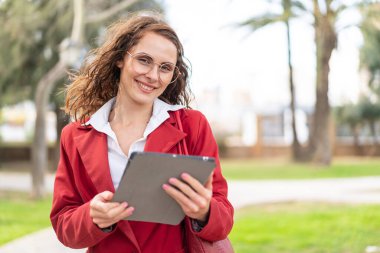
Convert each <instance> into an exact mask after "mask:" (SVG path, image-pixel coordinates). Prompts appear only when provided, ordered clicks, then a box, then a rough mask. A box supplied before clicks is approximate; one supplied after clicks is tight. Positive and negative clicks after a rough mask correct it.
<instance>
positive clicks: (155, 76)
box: [145, 64, 159, 81]
mask: <svg viewBox="0 0 380 253" xmlns="http://www.w3.org/2000/svg"><path fill="white" fill-rule="evenodd" d="M158 71H159V65H158V64H154V65H153V67H152V68H151V69H150V70H149V71H148V72H147V73H146V74H145V76H146V77H148V78H149V79H150V80H152V81H157V80H159V73H158Z"/></svg>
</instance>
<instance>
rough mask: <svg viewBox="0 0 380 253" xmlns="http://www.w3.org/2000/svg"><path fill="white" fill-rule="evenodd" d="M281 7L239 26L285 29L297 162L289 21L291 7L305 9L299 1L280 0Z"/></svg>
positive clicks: (297, 150)
mask: <svg viewBox="0 0 380 253" xmlns="http://www.w3.org/2000/svg"><path fill="white" fill-rule="evenodd" d="M277 4H278V5H281V7H282V13H279V14H277V13H266V14H264V15H262V16H258V17H253V18H250V19H248V20H246V21H244V22H243V23H241V26H249V27H251V29H252V31H256V30H258V29H260V28H263V27H266V26H268V25H271V24H274V23H277V22H282V23H284V24H285V27H286V38H287V51H288V69H289V91H290V110H291V113H292V133H293V142H292V156H293V159H294V160H296V161H298V160H301V159H302V153H301V146H300V143H299V140H298V134H297V128H296V113H295V110H296V108H295V107H296V97H295V87H294V80H293V65H292V50H291V36H290V35H291V34H290V26H289V22H290V19H291V18H293V17H295V13H296V11H293V10H292V7H294V8H296V9H302V10H304V9H305V7H304V6H303V4H302V3H300V2H299V1H294V0H281V3H279V2H278V3H277Z"/></svg>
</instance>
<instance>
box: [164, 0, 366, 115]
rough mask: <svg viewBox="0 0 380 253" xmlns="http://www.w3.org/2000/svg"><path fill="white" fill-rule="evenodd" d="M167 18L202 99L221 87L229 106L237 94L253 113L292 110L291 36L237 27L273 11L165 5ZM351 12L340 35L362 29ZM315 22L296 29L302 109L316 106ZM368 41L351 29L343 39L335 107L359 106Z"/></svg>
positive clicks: (336, 58) (248, 1) (241, 2)
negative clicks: (289, 107)
mask: <svg viewBox="0 0 380 253" xmlns="http://www.w3.org/2000/svg"><path fill="white" fill-rule="evenodd" d="M164 4H165V7H166V8H165V9H166V17H167V20H168V22H169V23H170V24H171V26H172V27H173V28H174V29H175V30H176V31H177V33H178V35H179V37H180V39H181V41H182V43H183V45H184V48H185V56H186V57H187V58H188V59H189V60H190V62H191V65H192V77H191V88H192V90H193V92H194V93H195V96H197V94H200V93H201V92H204V90H213V89H216V88H217V87H219V89H221V90H222V91H223V92H222V94H225V96H224V99H225V100H229V99H230V100H231V99H233V98H231V95H230V94H233V92H234V91H236V90H241V91H242V92H243V93H247V94H250V97H251V99H252V104H253V107H254V108H256V109H257V110H265V109H268V108H271V107H281V106H286V105H288V104H289V99H290V97H289V91H288V79H287V78H288V77H287V76H288V68H287V51H286V50H287V49H286V31H285V26H284V25H283V24H276V25H271V26H268V27H266V28H263V29H260V30H258V31H256V32H255V33H252V32H251V31H250V29H249V28H246V27H237V26H236V25H235V24H237V23H239V22H241V21H244V20H245V19H247V18H249V17H252V16H257V15H260V14H262V13H265V12H266V11H268V5H267V4H266V3H265V1H261V0H236V1H234V0H207V1H201V0H192V1H178V0H165V1H164ZM359 20H360V15H359V14H358V13H357V12H355V11H348V12H346V14H345V15H343V16H342V18H341V19H340V20H339V23H338V25H339V27H340V28H339V29H341V28H342V27H345V26H347V25H351V24H355V23H358V21H359ZM311 22H312V20H311V19H309V20H308V19H307V18H305V19H304V20H300V21H293V22H292V23H291V33H292V38H293V39H292V41H291V43H292V50H293V65H294V71H295V72H294V73H295V85H296V99H297V103H298V104H299V105H301V106H306V107H312V106H313V105H314V103H315V47H314V41H313V40H314V35H313V30H312V27H311V25H310V24H311ZM361 43H362V37H361V34H360V31H359V29H358V28H356V27H354V26H350V27H348V28H345V29H342V31H341V32H340V33H339V45H338V50H336V51H335V52H334V53H333V56H332V59H331V65H330V66H331V73H330V91H329V96H330V102H331V104H332V105H338V104H341V103H344V102H348V101H351V102H355V101H356V100H357V98H358V95H359V93H360V91H361V90H363V89H364V87H365V84H364V83H365V80H364V78H363V77H362V76H360V75H359V71H358V64H359V58H358V56H359V52H358V48H359V46H360V45H361Z"/></svg>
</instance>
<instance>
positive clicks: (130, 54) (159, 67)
mask: <svg viewBox="0 0 380 253" xmlns="http://www.w3.org/2000/svg"><path fill="white" fill-rule="evenodd" d="M126 52H127V54H128V55H129V56H130V57H131V58H132V59H134V57H135V56H136V55H146V56H148V57H149V58H151V59H152V63H153V64H155V65H157V66H158V68H157V73H158V78H159V80H160V82H162V80H161V74H160V72H159V71H160V70H161V66H163V65H165V64H170V65H171V66H173V71H171V72H172V76H173V77H174V72H175V71H177V72H178V74H177V76H176V78H175V79H174V80H172V81H170V82H169V83H168V84H171V83H174V82H175V81H177V79H178V77H179V76H180V75H181V74H182V73H181V71H180V70H179V68H178V67H177V66H176V65H175V64H173V63H171V62H166V63H162V64H160V63H157V62H155V61H154V60H153V57H152V56H151V55H149V54H147V53H144V52H139V53H135V54H132V53H131V52H129V51H126ZM153 69H154V67H152V68H151V69H150V70H149V71H147V72H146V73H142V74H144V75H145V74H147V73H149V72H150V71H152V70H153ZM173 77H172V78H173Z"/></svg>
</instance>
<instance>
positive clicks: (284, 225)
mask: <svg viewBox="0 0 380 253" xmlns="http://www.w3.org/2000/svg"><path fill="white" fill-rule="evenodd" d="M379 208H380V206H378V205H360V206H350V205H332V204H322V203H285V204H271V205H262V206H252V207H249V208H245V209H241V210H239V211H238V212H237V213H236V216H235V225H234V228H233V230H232V233H231V234H230V239H231V241H232V243H233V245H234V248H235V251H236V252H237V253H251V252H260V253H273V252H282V253H363V252H365V248H366V247H367V246H369V245H377V246H380V240H379V238H380V212H379Z"/></svg>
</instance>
